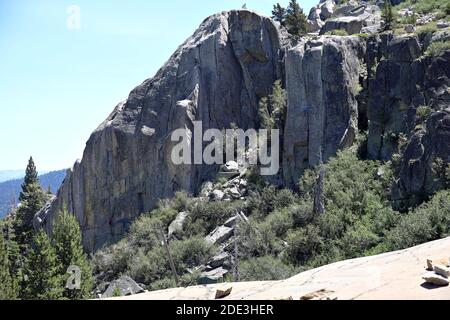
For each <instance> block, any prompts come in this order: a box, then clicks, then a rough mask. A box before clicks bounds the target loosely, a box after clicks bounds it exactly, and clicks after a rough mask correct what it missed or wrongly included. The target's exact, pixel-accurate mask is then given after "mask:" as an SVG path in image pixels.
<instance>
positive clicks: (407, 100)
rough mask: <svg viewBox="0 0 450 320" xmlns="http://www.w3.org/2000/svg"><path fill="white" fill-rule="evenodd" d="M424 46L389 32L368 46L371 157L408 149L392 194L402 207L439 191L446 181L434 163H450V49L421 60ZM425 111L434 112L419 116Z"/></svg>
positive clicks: (369, 151)
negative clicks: (435, 169) (439, 175)
mask: <svg viewBox="0 0 450 320" xmlns="http://www.w3.org/2000/svg"><path fill="white" fill-rule="evenodd" d="M423 50H424V48H422V47H421V45H420V43H419V41H418V39H417V38H416V37H415V36H403V37H396V38H393V37H391V36H388V35H385V36H383V37H381V38H378V39H376V40H374V42H371V41H369V43H368V48H367V60H368V70H369V73H371V74H369V78H370V79H369V89H368V97H369V98H368V120H369V130H368V150H367V151H368V157H369V158H371V159H381V160H390V159H391V158H392V157H393V156H394V155H395V154H397V153H399V152H402V153H403V157H402V159H401V164H400V173H399V180H398V182H397V185H396V186H395V188H394V190H393V194H392V197H393V199H392V200H393V201H394V206H395V207H396V208H397V209H404V208H407V207H409V206H413V205H417V204H419V203H421V202H422V201H423V200H425V199H426V198H427V197H428V196H430V195H432V194H433V193H434V192H436V191H437V190H438V189H439V188H440V186H441V183H442V179H441V178H439V177H436V174H435V173H434V164H435V163H436V160H442V161H443V166H447V164H448V163H449V162H450V158H449V155H450V153H449V152H450V145H449V143H450V142H449V141H450V140H449V135H450V130H449V127H448V125H449V124H450V122H449V118H450V116H449V112H450V110H448V107H449V106H450V92H449V88H450V80H449V79H450V68H449V65H450V52H448V51H447V52H445V53H443V54H442V55H441V56H438V57H426V58H421V55H422V52H423ZM420 110H422V111H420ZM424 110H425V111H426V112H427V113H431V115H428V114H424V115H422V114H420V112H423V111H424ZM402 144H405V145H406V147H405V149H404V150H399V148H400V147H401V145H402Z"/></svg>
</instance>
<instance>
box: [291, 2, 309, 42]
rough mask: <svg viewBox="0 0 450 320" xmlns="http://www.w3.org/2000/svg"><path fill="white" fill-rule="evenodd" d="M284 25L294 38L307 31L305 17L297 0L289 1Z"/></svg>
mask: <svg viewBox="0 0 450 320" xmlns="http://www.w3.org/2000/svg"><path fill="white" fill-rule="evenodd" d="M286 27H287V30H288V32H289V33H290V34H291V35H292V36H293V37H294V39H296V40H298V39H299V38H300V37H301V36H302V35H305V34H306V33H307V30H308V22H307V18H306V16H305V14H304V13H303V9H302V8H301V7H300V5H299V4H298V2H297V0H291V1H290V3H289V6H288V8H287V13H286Z"/></svg>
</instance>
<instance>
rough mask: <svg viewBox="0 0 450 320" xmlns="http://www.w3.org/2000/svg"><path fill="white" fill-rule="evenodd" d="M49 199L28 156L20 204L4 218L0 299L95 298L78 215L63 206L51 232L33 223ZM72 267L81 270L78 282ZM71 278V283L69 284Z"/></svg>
mask: <svg viewBox="0 0 450 320" xmlns="http://www.w3.org/2000/svg"><path fill="white" fill-rule="evenodd" d="M49 199H50V195H49V193H48V192H46V191H44V190H43V188H42V187H41V185H40V183H39V179H38V173H37V170H36V166H35V164H34V161H33V158H30V160H29V161H28V166H27V169H26V175H25V179H24V183H23V185H22V192H21V193H20V197H19V201H20V204H19V206H18V207H17V208H16V209H15V210H14V211H13V212H12V213H11V215H10V216H9V218H8V219H6V220H4V221H0V300H16V299H26V300H56V299H88V298H91V297H92V293H91V292H92V287H93V278H92V270H91V266H90V263H89V260H88V258H87V255H86V254H85V252H84V250H83V246H82V238H81V230H80V226H79V224H78V221H77V220H76V218H75V217H74V216H73V215H72V214H70V213H69V212H68V211H67V210H66V209H63V210H62V211H61V212H59V214H58V215H57V218H56V220H55V224H54V225H55V227H54V229H53V232H52V235H51V236H49V235H47V234H46V233H45V232H44V231H42V230H41V231H35V229H34V227H33V218H34V216H35V214H36V213H37V212H38V211H39V210H40V209H41V208H42V207H43V206H44V205H45V203H46V202H47V201H48V200H49ZM69 267H72V268H73V267H74V268H75V269H76V270H77V271H78V272H79V275H80V278H79V280H80V281H79V282H78V283H76V282H77V279H75V278H73V276H74V274H73V273H70V272H69V273H68V270H69ZM72 278H73V279H74V280H72ZM71 281H72V282H73V286H67V284H69V283H71Z"/></svg>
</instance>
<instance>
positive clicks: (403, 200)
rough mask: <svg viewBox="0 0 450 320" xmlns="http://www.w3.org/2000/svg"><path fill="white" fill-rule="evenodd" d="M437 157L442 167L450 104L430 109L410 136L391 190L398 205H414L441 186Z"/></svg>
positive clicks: (448, 148) (447, 156)
mask: <svg viewBox="0 0 450 320" xmlns="http://www.w3.org/2000/svg"><path fill="white" fill-rule="evenodd" d="M437 159H440V160H442V161H443V164H444V168H445V166H446V165H447V164H448V163H450V108H448V109H446V110H443V111H438V112H435V113H433V114H432V115H431V116H430V117H429V118H428V120H427V123H426V125H425V128H424V129H422V130H419V131H418V132H416V133H415V134H414V135H413V136H412V138H411V139H410V141H409V143H408V145H407V147H406V150H405V153H404V157H403V161H402V163H401V169H400V180H399V181H398V186H396V189H395V191H396V192H395V194H394V200H395V201H396V202H397V203H398V204H397V205H398V207H399V208H403V207H409V206H414V205H417V204H419V203H421V202H422V201H424V200H426V198H427V197H429V196H431V195H433V194H434V193H435V192H436V191H438V190H439V189H440V188H442V183H443V181H442V178H443V177H440V176H439V172H436V168H435V165H436V163H437V162H436V161H437ZM438 171H439V170H438Z"/></svg>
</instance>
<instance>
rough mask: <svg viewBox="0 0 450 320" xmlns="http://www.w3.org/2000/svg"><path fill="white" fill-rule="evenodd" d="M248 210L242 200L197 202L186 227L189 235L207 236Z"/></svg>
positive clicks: (190, 210) (193, 206) (191, 208)
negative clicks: (236, 215)
mask: <svg viewBox="0 0 450 320" xmlns="http://www.w3.org/2000/svg"><path fill="white" fill-rule="evenodd" d="M246 210H247V206H246V204H245V202H243V201H241V200H237V201H213V202H207V201H202V200H197V201H196V202H195V203H194V204H193V205H192V206H191V207H190V209H189V212H190V213H191V215H190V216H189V218H188V225H187V227H186V230H187V235H191V236H192V235H195V234H202V235H207V234H209V233H210V232H212V231H213V230H214V229H215V228H216V227H217V226H220V225H222V224H223V223H225V222H226V221H227V220H228V219H229V218H231V217H232V216H234V215H235V214H236V213H238V212H240V211H244V212H246Z"/></svg>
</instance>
